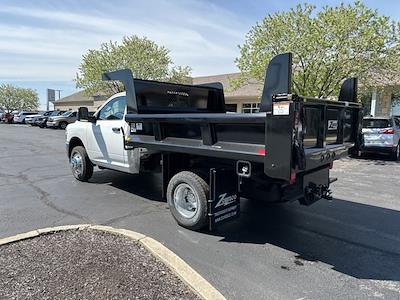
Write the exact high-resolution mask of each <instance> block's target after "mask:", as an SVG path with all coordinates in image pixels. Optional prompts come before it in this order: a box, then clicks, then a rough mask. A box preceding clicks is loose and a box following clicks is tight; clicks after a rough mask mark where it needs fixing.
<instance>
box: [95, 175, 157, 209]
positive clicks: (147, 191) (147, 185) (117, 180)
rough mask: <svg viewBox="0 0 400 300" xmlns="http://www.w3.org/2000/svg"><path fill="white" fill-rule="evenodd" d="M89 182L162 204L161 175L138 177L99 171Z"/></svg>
mask: <svg viewBox="0 0 400 300" xmlns="http://www.w3.org/2000/svg"><path fill="white" fill-rule="evenodd" d="M89 182H90V183H96V184H110V185H111V186H113V187H116V188H118V189H121V190H123V191H126V192H129V193H132V194H135V195H138V196H140V197H143V198H147V199H149V200H152V201H157V202H164V200H163V199H162V197H161V175H158V174H153V173H141V174H140V175H130V174H126V173H121V172H116V171H112V170H101V171H95V172H94V173H93V177H92V178H91V179H90V180H89Z"/></svg>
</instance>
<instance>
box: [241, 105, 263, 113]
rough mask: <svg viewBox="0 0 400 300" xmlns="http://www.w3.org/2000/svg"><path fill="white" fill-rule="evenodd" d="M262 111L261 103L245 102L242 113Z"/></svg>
mask: <svg viewBox="0 0 400 300" xmlns="http://www.w3.org/2000/svg"><path fill="white" fill-rule="evenodd" d="M259 111H260V103H243V105H242V113H245V114H254V113H257V112H259Z"/></svg>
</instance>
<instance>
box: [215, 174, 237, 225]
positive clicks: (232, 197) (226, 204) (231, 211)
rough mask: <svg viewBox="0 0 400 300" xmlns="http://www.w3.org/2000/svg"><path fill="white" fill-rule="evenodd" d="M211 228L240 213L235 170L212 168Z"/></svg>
mask: <svg viewBox="0 0 400 300" xmlns="http://www.w3.org/2000/svg"><path fill="white" fill-rule="evenodd" d="M209 198H210V199H209V200H208V217H209V230H210V231H211V230H214V229H215V228H216V227H217V226H218V225H220V224H222V223H225V222H227V221H230V220H233V219H236V218H237V217H239V213H240V197H239V192H238V176H237V175H236V173H235V171H233V170H225V169H210V197H209Z"/></svg>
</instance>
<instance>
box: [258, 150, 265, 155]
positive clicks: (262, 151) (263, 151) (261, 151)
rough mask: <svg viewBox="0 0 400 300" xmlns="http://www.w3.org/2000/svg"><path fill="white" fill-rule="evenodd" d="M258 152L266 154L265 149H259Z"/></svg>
mask: <svg viewBox="0 0 400 300" xmlns="http://www.w3.org/2000/svg"><path fill="white" fill-rule="evenodd" d="M257 154H260V155H265V149H258V151H257Z"/></svg>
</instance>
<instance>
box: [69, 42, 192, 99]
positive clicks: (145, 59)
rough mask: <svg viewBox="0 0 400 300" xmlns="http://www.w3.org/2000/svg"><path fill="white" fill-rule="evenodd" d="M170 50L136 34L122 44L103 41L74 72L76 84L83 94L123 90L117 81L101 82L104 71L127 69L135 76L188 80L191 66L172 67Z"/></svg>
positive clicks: (86, 56) (151, 78) (85, 57)
mask: <svg viewBox="0 0 400 300" xmlns="http://www.w3.org/2000/svg"><path fill="white" fill-rule="evenodd" d="M169 54H170V51H169V50H168V49H167V48H165V47H164V46H159V45H157V44H156V43H155V42H153V41H151V40H149V39H147V38H140V37H137V36H131V37H124V38H123V39H122V43H121V44H118V43H116V42H112V41H110V42H108V43H103V44H101V46H100V49H99V50H89V51H88V52H87V53H86V54H84V55H83V61H82V63H81V65H80V67H79V72H78V73H77V74H76V79H75V81H76V85H77V87H78V88H84V89H85V91H86V93H87V94H94V93H97V92H100V91H102V92H105V93H106V94H114V93H117V92H121V91H123V90H124V89H123V86H122V85H121V84H119V83H117V82H109V81H107V82H104V81H101V75H102V73H104V72H108V71H115V70H118V69H124V68H129V69H131V70H132V72H133V76H134V77H135V78H140V79H150V80H162V81H170V82H175V83H178V82H181V83H184V82H186V81H188V76H189V75H190V73H191V69H190V68H189V67H187V66H175V65H174V64H173V62H172V59H171V57H170V55H169Z"/></svg>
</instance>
